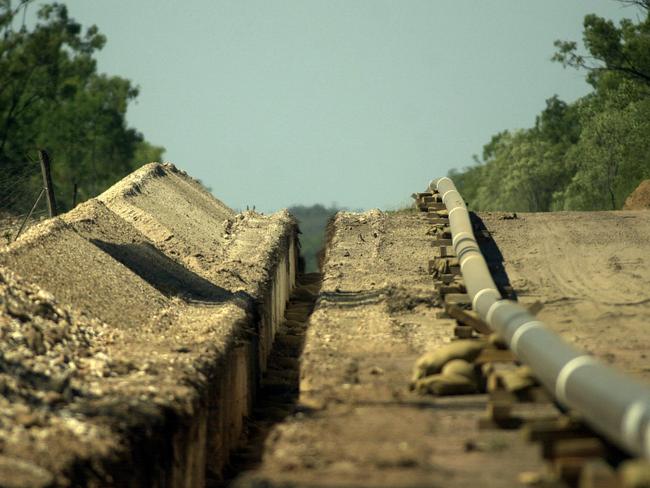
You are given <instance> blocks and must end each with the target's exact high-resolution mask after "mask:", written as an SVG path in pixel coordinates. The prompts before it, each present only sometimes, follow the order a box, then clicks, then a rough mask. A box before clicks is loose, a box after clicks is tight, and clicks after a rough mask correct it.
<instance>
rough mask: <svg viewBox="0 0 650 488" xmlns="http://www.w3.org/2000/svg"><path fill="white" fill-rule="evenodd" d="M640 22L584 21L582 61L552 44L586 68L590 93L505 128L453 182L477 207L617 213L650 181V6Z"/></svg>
mask: <svg viewBox="0 0 650 488" xmlns="http://www.w3.org/2000/svg"><path fill="white" fill-rule="evenodd" d="M621 3H627V4H632V5H635V6H637V7H639V8H640V11H641V13H642V14H643V18H642V19H641V20H639V21H638V22H636V23H635V22H633V21H632V20H629V19H624V20H622V21H621V22H620V24H619V25H618V26H617V25H615V24H614V23H613V22H612V21H610V20H607V19H603V18H601V17H598V16H596V15H588V16H586V17H585V20H584V32H583V42H584V47H585V48H586V50H587V53H586V54H583V53H581V52H579V48H578V44H577V43H576V42H572V41H556V43H555V45H556V47H557V48H558V51H557V53H556V55H555V56H554V59H555V61H558V62H561V63H563V64H564V65H565V66H570V67H573V68H577V69H581V70H584V71H586V74H587V81H588V82H589V83H590V84H591V85H592V87H593V91H592V93H590V94H588V95H587V96H585V97H583V98H581V99H579V100H577V101H575V102H574V103H571V104H567V103H565V102H563V101H562V100H560V99H559V98H558V97H557V96H554V97H551V98H550V99H548V100H547V101H546V108H545V109H544V110H543V111H542V113H541V114H540V115H539V116H538V117H537V118H536V122H535V125H534V127H532V128H529V129H524V130H519V131H514V132H513V131H504V132H500V133H498V134H496V135H495V136H493V137H492V140H491V141H490V142H489V143H488V144H486V145H485V146H484V149H483V157H482V159H479V158H477V157H475V164H474V165H472V166H470V167H467V168H465V169H463V170H462V171H458V170H454V171H451V172H450V176H451V177H452V178H454V181H455V182H456V183H457V185H458V186H459V189H460V191H461V193H462V194H463V195H464V197H465V198H466V200H467V201H468V202H469V203H470V205H472V206H473V207H474V208H476V209H477V210H511V211H547V210H560V209H564V210H587V209H616V208H620V207H621V206H622V204H623V202H624V200H625V197H626V196H627V195H628V194H629V193H630V192H631V191H632V190H633V189H634V188H635V187H636V186H637V185H638V184H639V182H640V181H641V180H643V179H645V178H649V177H650V151H649V150H650V96H649V95H650V2H649V1H646V0H639V1H623V2H621Z"/></svg>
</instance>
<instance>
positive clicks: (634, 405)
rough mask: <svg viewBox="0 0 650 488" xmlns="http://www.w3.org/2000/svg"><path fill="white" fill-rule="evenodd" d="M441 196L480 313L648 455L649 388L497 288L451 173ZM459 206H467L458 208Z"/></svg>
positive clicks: (608, 432)
mask: <svg viewBox="0 0 650 488" xmlns="http://www.w3.org/2000/svg"><path fill="white" fill-rule="evenodd" d="M429 188H430V189H431V190H435V191H437V192H438V193H440V194H441V195H443V202H444V203H445V206H446V207H447V211H448V213H449V226H450V228H451V233H452V243H453V248H454V251H455V252H456V256H458V259H459V262H460V264H461V273H462V275H463V278H464V280H465V286H466V288H467V293H468V294H469V296H470V298H471V299H472V306H473V308H474V310H476V312H478V314H479V315H480V317H481V318H482V319H483V320H485V322H486V323H487V324H488V325H489V326H490V328H491V329H492V330H494V331H495V332H497V334H499V336H501V337H502V338H503V339H505V341H506V342H507V343H508V344H509V346H510V349H511V350H512V352H513V353H514V354H515V355H516V356H517V357H518V358H519V359H520V360H521V361H522V362H524V363H526V364H528V365H529V366H530V367H531V368H532V370H533V371H534V372H535V375H536V376H537V378H538V379H539V380H540V382H541V383H542V384H543V385H544V386H545V387H546V388H547V389H548V391H550V392H551V393H552V394H554V395H555V398H556V399H557V401H558V402H559V403H561V404H562V405H564V406H565V407H569V408H572V409H574V410H576V411H577V412H578V413H580V414H581V415H582V416H583V417H584V419H585V421H586V422H587V423H588V424H589V425H590V426H591V427H592V428H593V429H594V430H595V431H597V432H599V433H601V434H602V435H604V436H605V437H607V438H608V439H609V440H610V441H612V442H614V443H615V444H617V445H618V446H619V447H621V448H623V449H625V450H627V451H629V452H630V453H632V454H634V455H637V456H642V457H645V458H647V459H650V388H649V387H648V385H647V384H644V383H641V382H639V381H637V380H635V379H633V378H631V377H629V376H627V375H624V374H623V373H620V372H618V371H616V370H614V369H612V368H610V367H607V366H605V365H603V364H602V363H600V362H599V361H597V360H596V359H595V358H593V357H592V356H589V355H587V354H584V353H582V352H580V351H578V350H577V349H575V348H574V347H573V346H571V345H569V344H568V343H566V342H564V340H563V339H562V338H561V337H560V336H558V335H557V334H555V333H554V332H553V331H551V330H550V329H549V328H548V327H546V325H544V323H542V322H540V321H539V320H537V319H536V318H535V317H534V316H533V315H532V314H531V313H530V312H528V310H526V309H525V308H524V307H522V306H520V305H519V304H517V303H516V302H513V301H510V300H504V299H503V297H502V296H501V294H500V293H499V291H498V289H497V287H496V285H495V284H494V281H493V279H492V276H491V274H490V271H489V269H488V266H487V263H486V262H485V258H484V257H483V255H482V254H481V251H480V249H479V246H478V242H477V241H476V238H475V237H474V233H473V231H472V224H471V222H470V219H469V212H468V211H467V207H466V206H465V202H464V201H463V199H462V197H461V196H460V194H459V193H458V191H457V190H456V186H455V185H454V183H453V181H452V180H451V179H449V178H447V177H445V178H439V179H437V180H433V181H432V182H431V183H430V184H429ZM458 209H461V210H464V211H458V212H457V211H456V210H458Z"/></svg>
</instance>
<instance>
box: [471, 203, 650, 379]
mask: <svg viewBox="0 0 650 488" xmlns="http://www.w3.org/2000/svg"><path fill="white" fill-rule="evenodd" d="M504 215H505V214H498V213H492V214H488V213H486V214H482V215H481V216H480V217H481V219H482V220H483V223H484V224H485V226H486V227H487V229H488V230H489V231H490V233H491V234H492V237H493V239H494V241H495V242H496V244H497V245H498V247H499V250H500V252H501V254H502V256H503V263H504V264H505V270H506V273H507V275H508V278H509V280H510V282H511V284H512V286H513V288H514V290H515V292H516V293H517V296H518V298H519V300H520V301H521V302H522V303H532V302H534V301H540V302H541V303H542V304H543V305H544V308H543V309H542V310H541V311H540V312H539V313H538V316H539V317H540V318H541V319H542V320H543V321H544V322H545V323H546V324H548V325H549V326H550V327H552V328H553V329H554V330H556V331H557V332H559V333H560V334H561V335H562V336H563V337H564V338H565V339H567V340H568V341H571V342H572V343H574V344H575V345H576V346H578V347H579V348H581V349H583V350H585V351H588V352H591V353H593V354H595V355H596V356H598V357H600V358H601V359H603V360H604V361H606V362H607V363H610V364H612V365H614V366H616V367H617V368H620V369H622V370H624V371H627V372H629V373H631V374H634V375H636V376H638V377H641V378H643V379H645V380H646V381H650V361H649V360H648V355H649V354H650V211H649V210H636V211H621V212H580V213H577V212H558V213H539V214H518V215H517V217H518V218H517V219H503V216H504Z"/></svg>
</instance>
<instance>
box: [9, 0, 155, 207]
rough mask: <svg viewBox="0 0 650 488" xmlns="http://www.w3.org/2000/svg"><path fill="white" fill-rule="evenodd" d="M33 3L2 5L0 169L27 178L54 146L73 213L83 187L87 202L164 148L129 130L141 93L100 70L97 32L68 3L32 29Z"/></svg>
mask: <svg viewBox="0 0 650 488" xmlns="http://www.w3.org/2000/svg"><path fill="white" fill-rule="evenodd" d="M29 4H30V1H29V0H27V1H21V2H20V3H19V4H18V6H14V5H12V2H11V0H0V32H1V33H2V35H1V37H0V165H1V168H2V173H3V174H20V173H21V172H22V171H24V169H25V168H24V167H25V165H26V160H27V159H28V157H29V156H30V155H31V156H32V157H33V156H34V154H35V150H36V149H37V148H45V149H47V150H48V151H49V152H50V155H51V157H52V159H53V161H54V163H53V171H54V181H55V186H56V188H57V193H59V194H61V196H62V197H61V198H60V200H61V202H60V203H61V206H62V207H63V208H64V209H65V208H66V207H68V206H69V205H70V203H71V201H70V198H69V197H68V196H69V195H71V194H72V186H73V185H74V184H75V183H76V184H78V187H79V197H80V198H81V199H84V198H88V197H91V196H93V195H95V194H97V193H99V192H100V191H102V190H103V189H105V188H106V187H107V186H109V185H111V184H112V183H113V182H115V181H116V180H118V179H119V178H121V177H122V176H124V175H125V174H127V173H128V172H130V171H132V170H133V169H134V168H136V167H137V166H139V165H140V164H142V163H144V162H147V161H146V160H147V159H160V157H161V156H162V153H163V148H160V147H155V146H152V145H150V144H149V143H147V142H146V141H145V140H144V137H143V136H142V134H140V133H139V132H138V131H136V130H135V129H133V128H130V127H128V126H127V123H126V110H127V107H128V104H129V102H130V101H132V100H134V99H135V98H136V97H137V95H138V89H137V88H136V87H134V86H133V85H132V83H131V82H130V81H129V80H126V79H124V78H120V77H117V76H108V75H105V74H99V73H97V66H96V61H95V59H94V57H93V56H94V54H95V52H96V51H97V50H99V49H101V48H102V47H103V46H104V44H105V43H106V38H105V37H104V36H103V35H102V34H101V33H100V32H99V30H98V29H97V27H96V26H91V27H89V28H87V29H85V30H83V29H82V26H81V25H80V24H78V23H77V22H75V21H74V19H72V18H71V17H70V16H69V14H68V10H67V7H66V6H65V5H63V4H59V3H48V4H45V5H43V6H41V7H40V9H39V11H38V19H37V21H36V23H35V25H34V26H33V27H31V28H28V27H27V26H26V25H25V23H24V17H25V9H26V8H27V7H28V5H29ZM21 18H22V19H23V24H22V26H21V27H20V28H16V24H17V23H18V22H19V21H20V19H21ZM143 158H146V159H143ZM38 178H39V176H38V175H35V177H34V179H32V180H31V184H36V185H37V184H38ZM23 204H24V202H23ZM15 205H19V204H18V203H16V204H15Z"/></svg>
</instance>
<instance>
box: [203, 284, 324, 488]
mask: <svg viewBox="0 0 650 488" xmlns="http://www.w3.org/2000/svg"><path fill="white" fill-rule="evenodd" d="M321 283H322V276H321V274H320V273H304V274H299V275H298V279H297V283H296V287H295V288H294V290H293V292H292V294H291V296H290V298H289V302H288V304H287V308H286V311H285V314H284V317H285V320H284V321H283V322H282V324H280V327H279V329H278V331H277V333H276V336H275V340H274V341H273V347H272V349H271V354H270V356H269V359H268V363H267V370H266V372H265V373H264V376H263V378H262V381H261V384H260V391H259V393H258V397H257V400H256V404H255V406H254V408H253V413H252V415H251V417H250V418H248V419H247V421H246V427H245V429H246V431H245V433H244V437H245V439H246V440H245V442H244V443H243V444H242V446H241V447H239V448H238V449H236V450H235V451H234V452H233V453H232V455H231V459H230V463H229V466H228V468H227V469H226V471H225V473H224V480H223V482H221V483H218V484H211V485H210V486H211V487H213V488H216V487H228V486H231V485H232V483H233V482H234V481H235V480H236V478H237V477H238V476H239V475H240V474H242V473H244V472H246V471H249V470H252V469H254V468H255V467H256V466H258V465H259V464H260V463H261V461H262V454H263V450H264V443H265V440H266V438H267V436H268V435H269V433H270V432H271V430H272V428H273V426H274V425H275V424H277V423H279V422H282V420H284V419H285V418H286V417H287V416H289V415H292V414H293V413H295V411H296V408H297V401H298V395H299V388H300V355H301V353H302V350H303V346H304V343H305V335H306V332H307V325H308V322H309V316H310V315H311V313H312V311H313V310H314V306H315V303H316V299H317V298H318V293H319V291H320V287H321Z"/></svg>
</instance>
